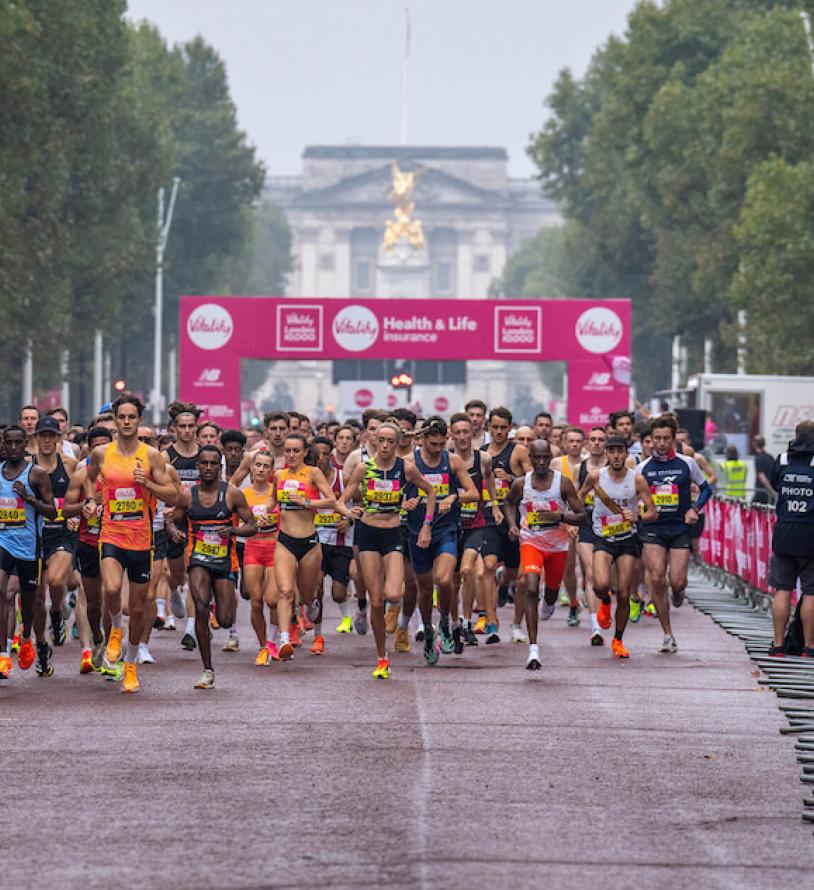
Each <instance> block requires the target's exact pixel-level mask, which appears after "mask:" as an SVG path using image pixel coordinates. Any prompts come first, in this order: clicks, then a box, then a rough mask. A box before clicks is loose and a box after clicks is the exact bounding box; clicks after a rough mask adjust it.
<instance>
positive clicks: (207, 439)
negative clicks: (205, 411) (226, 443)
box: [196, 420, 223, 451]
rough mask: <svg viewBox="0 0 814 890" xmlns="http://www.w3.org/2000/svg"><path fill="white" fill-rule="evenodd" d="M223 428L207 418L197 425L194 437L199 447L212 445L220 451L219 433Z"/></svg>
mask: <svg viewBox="0 0 814 890" xmlns="http://www.w3.org/2000/svg"><path fill="white" fill-rule="evenodd" d="M222 432H223V430H222V429H221V428H220V427H219V426H218V425H217V424H216V423H214V422H213V421H211V420H207V421H205V422H204V423H202V424H201V425H200V426H199V427H198V432H197V435H196V439H197V442H198V446H199V447H203V446H204V445H214V446H215V447H216V448H217V449H218V451H220V447H219V443H220V434H221V433H222Z"/></svg>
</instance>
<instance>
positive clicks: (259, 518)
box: [242, 485, 280, 540]
mask: <svg viewBox="0 0 814 890" xmlns="http://www.w3.org/2000/svg"><path fill="white" fill-rule="evenodd" d="M242 491H243V495H244V497H245V498H246V503H247V504H248V505H249V509H250V510H251V511H252V515H253V516H254V519H255V522H256V523H257V534H256V535H255V536H254V537H255V538H256V539H258V540H266V539H268V538H272V537H273V536H274V535H276V534H277V532H278V531H279V528H280V508H279V506H278V507H277V509H276V510H273V511H271V512H269V508H268V503H269V495H270V494H271V488H270V487H269V490H268V491H267V492H265V493H264V494H259V493H258V492H256V491H255V490H254V488H252V486H251V485H248V486H247V487H246V488H244V489H242ZM247 540H249V539H247Z"/></svg>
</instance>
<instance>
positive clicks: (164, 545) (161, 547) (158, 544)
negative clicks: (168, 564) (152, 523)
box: [153, 528, 170, 562]
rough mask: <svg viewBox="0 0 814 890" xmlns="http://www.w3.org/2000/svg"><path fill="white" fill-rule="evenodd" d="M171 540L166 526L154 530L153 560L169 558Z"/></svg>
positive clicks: (158, 560)
mask: <svg viewBox="0 0 814 890" xmlns="http://www.w3.org/2000/svg"><path fill="white" fill-rule="evenodd" d="M169 541H170V536H169V535H168V534H167V530H166V529H165V528H160V529H158V531H155V532H153V560H154V561H155V562H161V560H162V559H166V558H167V550H168V545H169Z"/></svg>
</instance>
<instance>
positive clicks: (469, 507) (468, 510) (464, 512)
mask: <svg viewBox="0 0 814 890" xmlns="http://www.w3.org/2000/svg"><path fill="white" fill-rule="evenodd" d="M462 493H463V492H462V491H461V490H460V489H458V494H459V495H460V494H462ZM478 507H480V503H479V502H478V501H472V502H470V503H467V502H464V503H462V504H461V516H463V517H464V518H466V517H467V516H469V517H472V516H475V515H476V514H477V512H478Z"/></svg>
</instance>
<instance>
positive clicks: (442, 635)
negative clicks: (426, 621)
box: [438, 618, 455, 655]
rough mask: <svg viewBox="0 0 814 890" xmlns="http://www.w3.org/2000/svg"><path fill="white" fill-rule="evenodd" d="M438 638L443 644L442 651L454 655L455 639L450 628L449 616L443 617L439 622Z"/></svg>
mask: <svg viewBox="0 0 814 890" xmlns="http://www.w3.org/2000/svg"><path fill="white" fill-rule="evenodd" d="M438 640H439V643H440V645H441V652H443V653H444V655H452V653H453V651H454V650H455V641H454V640H453V638H452V634H451V633H450V629H449V618H446V619H443V618H442V619H441V621H440V622H439V624H438Z"/></svg>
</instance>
